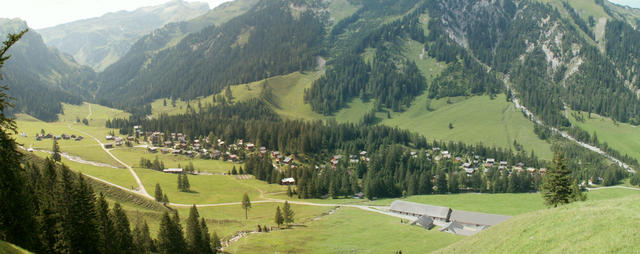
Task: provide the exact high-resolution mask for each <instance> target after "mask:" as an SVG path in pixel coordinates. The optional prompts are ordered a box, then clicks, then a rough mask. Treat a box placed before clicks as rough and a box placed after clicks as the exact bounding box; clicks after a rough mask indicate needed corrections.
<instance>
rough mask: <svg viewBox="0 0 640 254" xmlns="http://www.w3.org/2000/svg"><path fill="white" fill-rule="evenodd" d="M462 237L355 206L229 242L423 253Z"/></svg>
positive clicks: (283, 249)
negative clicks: (305, 221) (314, 219)
mask: <svg viewBox="0 0 640 254" xmlns="http://www.w3.org/2000/svg"><path fill="white" fill-rule="evenodd" d="M460 239H462V237H461V236H456V235H452V234H448V233H442V232H438V231H435V230H431V231H428V230H424V229H423V228H420V227H417V226H409V225H407V224H403V223H400V219H398V218H394V217H390V216H386V215H381V214H377V213H372V212H367V211H362V210H359V209H356V208H340V209H338V210H336V211H335V213H333V214H331V215H328V216H326V217H323V218H321V219H319V220H316V221H313V222H311V223H309V224H308V225H306V226H305V227H299V228H295V229H291V230H282V231H276V232H271V233H267V234H252V235H250V236H248V237H246V238H243V239H241V240H240V241H238V242H237V243H234V244H232V245H231V246H230V247H229V248H227V249H225V251H229V252H231V253H394V252H395V251H398V250H402V252H403V253H424V252H427V251H433V250H437V249H438V248H441V247H443V246H447V245H449V244H451V243H453V242H455V241H458V240H460Z"/></svg>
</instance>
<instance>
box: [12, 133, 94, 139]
mask: <svg viewBox="0 0 640 254" xmlns="http://www.w3.org/2000/svg"><path fill="white" fill-rule="evenodd" d="M23 134H24V133H23ZM21 136H23V137H27V134H24V135H22V134H21ZM43 139H53V140H75V141H80V140H82V139H84V137H82V136H76V135H67V134H64V133H62V134H60V135H53V134H51V133H47V134H46V135H45V134H38V135H36V141H41V140H43Z"/></svg>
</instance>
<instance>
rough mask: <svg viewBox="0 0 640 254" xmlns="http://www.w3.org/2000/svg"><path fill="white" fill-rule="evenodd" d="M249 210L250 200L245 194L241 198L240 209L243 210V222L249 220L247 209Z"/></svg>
mask: <svg viewBox="0 0 640 254" xmlns="http://www.w3.org/2000/svg"><path fill="white" fill-rule="evenodd" d="M250 208H251V200H249V195H247V193H245V194H244V196H243V197H242V209H244V217H245V220H247V219H249V209H250Z"/></svg>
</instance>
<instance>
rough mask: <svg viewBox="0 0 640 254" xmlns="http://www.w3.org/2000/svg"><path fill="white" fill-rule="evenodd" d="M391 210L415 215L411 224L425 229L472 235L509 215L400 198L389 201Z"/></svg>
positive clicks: (507, 217)
mask: <svg viewBox="0 0 640 254" xmlns="http://www.w3.org/2000/svg"><path fill="white" fill-rule="evenodd" d="M389 210H390V211H391V212H394V213H399V214H403V215H409V216H413V217H416V220H415V221H414V222H413V223H412V224H418V225H420V226H423V227H425V228H427V229H430V228H431V227H433V225H438V226H441V227H442V228H441V229H440V231H442V232H449V233H452V234H457V235H473V234H475V233H477V232H480V231H481V230H483V229H485V228H487V227H490V226H493V225H496V224H498V223H500V222H503V221H505V220H507V219H509V218H511V216H505V215H498V214H488V213H477V212H467V211H462V210H452V209H451V208H449V207H442V206H432V205H425V204H418V203H413V202H407V201H402V200H396V201H393V203H391V207H390V208H389Z"/></svg>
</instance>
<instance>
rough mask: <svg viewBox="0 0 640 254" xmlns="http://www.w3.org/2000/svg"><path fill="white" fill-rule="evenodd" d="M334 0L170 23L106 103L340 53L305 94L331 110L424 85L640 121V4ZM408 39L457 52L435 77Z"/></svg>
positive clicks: (134, 60) (185, 91) (271, 71)
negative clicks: (343, 6) (219, 20)
mask: <svg viewBox="0 0 640 254" xmlns="http://www.w3.org/2000/svg"><path fill="white" fill-rule="evenodd" d="M331 2H332V1H284V0H283V1H263V2H259V3H258V4H257V5H255V6H254V7H253V8H252V9H251V10H250V11H248V12H246V13H244V14H241V15H240V16H238V17H235V18H232V19H231V20H230V21H229V22H226V23H224V24H221V25H220V26H215V27H214V26H212V27H208V28H205V29H203V30H201V31H199V32H197V33H193V34H190V35H188V36H186V37H185V38H184V39H182V40H181V41H180V42H179V43H177V45H176V46H174V47H171V45H172V44H171V43H170V41H171V40H173V41H175V38H176V37H172V36H169V34H176V33H177V34H183V33H185V32H184V31H190V29H189V28H187V27H189V26H188V25H187V23H183V24H174V25H173V26H167V27H165V28H163V29H162V30H158V31H157V33H154V34H152V35H149V36H147V37H145V39H144V40H140V41H139V42H138V43H137V44H136V45H135V46H134V47H133V48H132V50H131V51H130V52H129V53H128V55H127V56H126V57H125V58H123V59H122V61H120V62H118V63H116V64H114V65H113V66H111V67H110V68H108V69H107V70H106V71H105V72H104V73H102V74H101V75H100V79H101V82H102V86H101V88H100V93H99V94H98V96H99V98H100V99H101V101H100V102H101V103H102V104H106V105H111V106H117V107H121V108H126V107H131V106H132V105H140V104H145V103H149V102H150V101H151V100H153V99H157V98H163V97H165V98H166V97H173V98H182V99H192V98H196V97H198V96H206V95H210V94H212V93H217V92H220V91H221V90H222V89H223V88H224V87H226V86H228V85H234V84H241V83H246V82H250V81H256V80H261V79H264V78H266V77H269V76H275V75H279V74H285V73H291V72H294V71H305V70H312V69H313V68H314V67H316V60H315V57H317V56H320V57H323V58H324V59H327V60H328V61H327V71H326V74H325V75H324V76H323V77H321V78H320V79H318V80H317V81H315V82H314V84H313V86H312V87H311V88H310V89H308V90H307V91H306V92H305V94H304V98H305V102H306V103H308V104H310V105H311V106H312V108H313V110H314V111H316V112H318V113H322V114H326V115H330V114H332V113H334V112H336V111H338V110H340V109H341V108H343V107H344V106H345V105H346V104H347V103H348V102H349V101H351V100H352V99H353V98H356V97H360V98H362V99H363V101H368V100H370V99H371V100H374V101H375V103H376V109H381V108H383V107H385V108H389V109H392V110H393V111H396V112H398V111H403V110H404V109H405V108H407V107H408V106H409V105H411V103H412V102H413V99H414V98H415V97H416V96H417V95H420V94H422V93H428V96H429V97H430V98H443V97H451V96H473V95H482V94H489V95H495V94H497V93H507V94H508V97H509V98H511V96H516V97H518V98H520V99H521V101H522V102H523V104H524V105H525V106H527V107H528V108H529V109H530V110H532V111H533V112H534V113H535V114H536V115H538V116H539V117H540V118H541V119H542V120H543V121H544V122H546V123H548V124H551V125H553V126H568V125H569V121H568V119H567V118H566V116H565V110H566V109H574V110H581V111H587V112H593V113H598V114H600V115H603V116H607V117H611V118H613V119H615V120H616V121H620V122H629V123H633V124H638V123H640V119H638V117H637V113H638V110H639V109H640V101H639V100H638V97H637V95H636V90H637V89H638V88H639V87H638V82H640V81H639V80H640V79H639V78H638V74H637V71H636V70H637V68H638V67H637V66H638V57H639V54H640V53H638V52H637V50H636V49H635V48H634V47H632V46H630V45H631V43H632V42H633V41H634V39H633V38H637V36H640V31H638V30H637V28H636V26H637V20H638V18H637V16H635V15H636V13H633V12H632V11H629V10H626V9H624V8H621V7H619V6H615V5H612V4H610V3H608V2H602V1H595V2H593V3H591V2H589V3H582V4H583V5H588V8H583V9H581V8H578V7H580V6H578V7H576V3H575V2H573V1H572V2H566V1H560V0H558V1H551V2H539V1H532V0H501V1H494V2H486V1H458V0H446V1H427V0H425V1H418V0H403V1H375V2H370V1H357V0H349V1H348V2H349V3H350V4H352V5H354V6H357V7H358V8H359V9H358V10H357V11H355V12H352V13H350V14H349V15H347V16H346V17H343V18H341V19H340V20H335V19H334V18H333V17H334V16H335V15H334V13H332V11H335V10H331V9H330V8H327V6H328V5H330V4H331ZM249 5H250V4H247V5H245V6H249ZM586 9H596V10H599V11H600V12H596V14H594V13H592V12H587V11H585V10H586ZM628 12H632V14H633V15H632V14H629V13H628ZM462 17H464V18H462ZM267 28H268V29H269V31H270V32H268V33H266V32H265V31H266V30H265V29H267ZM283 38H288V40H284V39H283ZM406 40H412V41H417V42H418V43H421V44H422V45H423V46H424V54H425V56H428V57H433V58H435V59H436V60H437V61H439V62H443V63H446V68H445V70H444V71H443V72H442V73H435V75H436V77H434V78H433V80H432V81H431V82H427V81H426V80H425V76H427V75H433V73H428V72H425V71H424V70H422V71H421V70H419V69H418V68H416V66H415V63H413V62H412V61H411V60H409V59H408V57H406V56H405V55H403V54H402V52H401V49H400V47H401V46H400V45H401V44H402V43H403V42H404V41H406ZM285 49H286V50H285ZM421 57H422V56H421ZM319 62H323V61H319ZM505 83H506V84H509V85H510V89H505V87H506V84H505ZM139 98H142V99H139Z"/></svg>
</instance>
